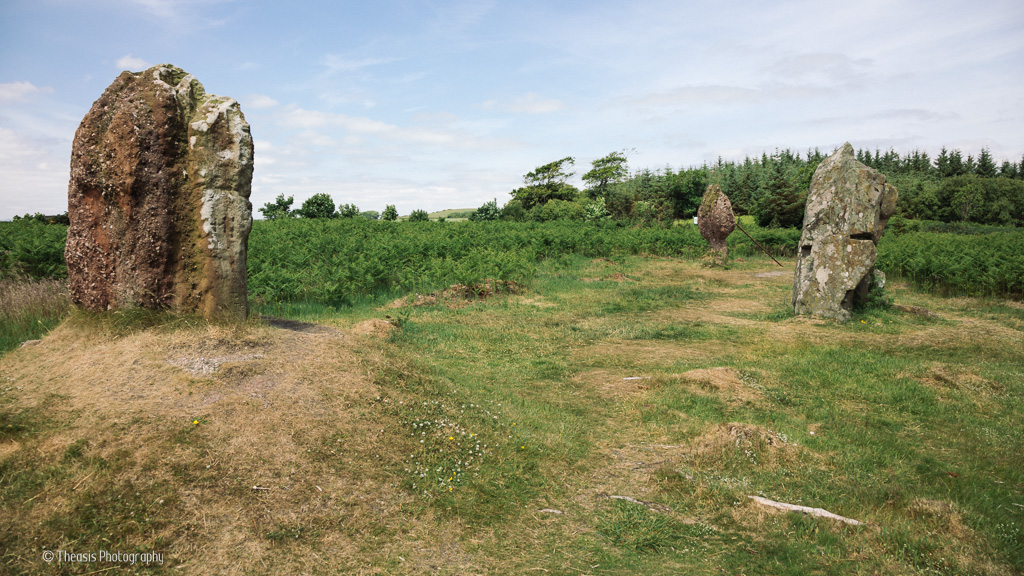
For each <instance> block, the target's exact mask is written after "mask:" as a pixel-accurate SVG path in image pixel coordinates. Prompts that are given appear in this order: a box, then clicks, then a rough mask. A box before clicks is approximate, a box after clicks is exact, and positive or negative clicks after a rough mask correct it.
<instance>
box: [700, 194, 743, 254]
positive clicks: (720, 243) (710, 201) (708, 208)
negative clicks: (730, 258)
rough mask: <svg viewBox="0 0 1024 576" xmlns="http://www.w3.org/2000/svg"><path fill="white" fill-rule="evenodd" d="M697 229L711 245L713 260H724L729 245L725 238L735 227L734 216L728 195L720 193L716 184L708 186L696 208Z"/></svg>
mask: <svg viewBox="0 0 1024 576" xmlns="http://www.w3.org/2000/svg"><path fill="white" fill-rule="evenodd" d="M697 229H698V230H700V235H701V236H703V237H704V239H705V240H707V241H708V244H710V245H711V253H712V257H713V258H714V259H715V261H720V262H725V257H726V255H727V254H728V252H729V247H728V246H727V245H726V243H725V239H726V238H728V237H729V234H732V231H733V230H735V229H736V216H735V214H733V212H732V203H731V202H729V197H728V196H726V195H725V194H723V193H722V189H721V188H719V186H718V184H712V185H710V186H708V189H707V190H706V191H705V192H704V197H703V198H702V199H701V203H700V208H698V209H697Z"/></svg>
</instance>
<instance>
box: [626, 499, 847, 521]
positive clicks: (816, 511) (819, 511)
mask: <svg viewBox="0 0 1024 576" xmlns="http://www.w3.org/2000/svg"><path fill="white" fill-rule="evenodd" d="M613 498H614V496H613ZM747 498H750V499H751V500H753V501H754V502H757V503H758V504H762V505H764V506H771V507H772V508H779V509H780V510H792V511H793V512H802V513H804V514H807V515H809V516H817V517H819V518H831V519H833V520H839V521H840V522H846V523H847V524H852V525H854V526H861V525H863V524H864V523H863V522H861V521H859V520H854V519H853V518H847V517H845V516H840V515H838V514H833V513H831V512H829V511H828V510H825V509H824V508H811V507H810V506H798V505H796V504H786V503H785V502H776V501H774V500H769V499H767V498H761V497H760V496H747Z"/></svg>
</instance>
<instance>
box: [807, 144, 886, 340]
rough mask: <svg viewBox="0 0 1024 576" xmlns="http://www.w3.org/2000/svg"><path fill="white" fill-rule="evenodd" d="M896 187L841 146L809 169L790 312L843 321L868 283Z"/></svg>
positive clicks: (865, 291) (851, 147)
mask: <svg viewBox="0 0 1024 576" xmlns="http://www.w3.org/2000/svg"><path fill="white" fill-rule="evenodd" d="M896 197H897V194H896V188H894V187H893V186H892V185H891V184H889V183H888V182H886V180H885V176H883V175H882V174H881V173H880V172H878V171H877V170H874V169H872V168H869V167H867V166H865V165H864V164H862V163H860V162H858V161H857V158H856V157H855V156H854V152H853V146H851V145H850V144H849V143H846V144H844V145H843V147H842V148H840V149H839V150H838V151H836V153H835V154H833V155H832V156H829V157H828V158H827V159H826V160H825V161H824V162H822V163H821V164H820V165H819V166H818V169H817V170H815V172H814V177H813V179H812V180H811V189H810V193H809V194H808V196H807V208H806V210H805V212H804V228H803V233H802V234H801V236H800V245H799V252H798V253H797V261H796V273H795V277H794V280H793V310H794V311H795V312H796V313H797V314H814V315H817V316H822V317H826V318H834V319H836V320H839V321H845V320H848V319H849V318H850V310H851V309H852V308H853V306H854V305H855V304H856V303H857V301H858V300H862V299H863V298H864V297H865V296H866V295H867V292H868V289H869V288H870V286H871V277H872V271H873V269H874V265H875V259H876V258H877V256H878V251H877V248H876V246H877V244H878V240H879V238H881V236H882V231H883V230H884V229H885V224H886V222H888V221H889V217H890V216H892V214H893V212H895V210H896Z"/></svg>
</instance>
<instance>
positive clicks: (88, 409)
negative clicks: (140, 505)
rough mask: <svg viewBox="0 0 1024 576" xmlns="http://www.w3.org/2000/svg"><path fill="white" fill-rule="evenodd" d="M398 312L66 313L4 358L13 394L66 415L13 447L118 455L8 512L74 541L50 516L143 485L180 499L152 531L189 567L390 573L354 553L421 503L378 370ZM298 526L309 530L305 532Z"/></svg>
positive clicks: (46, 456)
mask: <svg viewBox="0 0 1024 576" xmlns="http://www.w3.org/2000/svg"><path fill="white" fill-rule="evenodd" d="M382 324H383V325H382ZM384 325H386V326H388V327H390V324H387V323H386V322H383V321H371V322H366V323H363V324H361V325H359V326H358V327H357V328H356V329H354V330H351V331H340V330H331V331H325V332H323V333H315V334H309V333H303V332H296V331H291V330H283V329H276V328H271V327H267V326H260V325H255V324H251V325H246V326H243V327H225V326H202V327H198V328H193V329H186V330H176V331H167V330H146V331H141V332H138V333H135V334H130V335H127V336H123V337H110V336H109V335H106V334H102V333H98V332H99V331H92V332H90V331H89V330H86V329H83V327H82V326H71V325H64V326H62V327H60V328H58V329H57V330H55V331H54V332H53V333H51V334H50V335H49V336H48V337H47V338H46V339H45V340H44V341H43V342H42V343H41V344H40V345H38V346H35V347H31V348H25V349H22V350H18V351H15V352H12V353H11V354H9V355H7V356H6V357H4V358H3V359H2V360H0V373H2V374H4V375H5V376H6V382H7V385H11V384H12V383H13V384H14V385H15V389H16V391H15V394H14V396H13V405H10V406H8V407H9V408H10V409H12V410H13V411H15V412H19V411H28V412H34V413H40V414H45V415H46V418H47V419H48V420H49V421H52V422H55V423H59V425H57V426H56V427H55V428H53V429H51V430H50V432H49V433H47V434H43V435H41V436H40V437H38V438H34V439H32V440H31V441H25V440H23V441H22V442H20V443H18V442H6V443H4V444H2V446H3V448H2V449H0V458H4V459H6V458H14V457H23V458H26V459H29V460H35V461H37V462H60V461H61V459H62V455H63V454H65V453H67V451H68V450H69V449H70V448H72V447H73V446H74V445H76V443H78V444H79V445H82V444H83V443H84V453H85V455H86V457H87V459H88V460H91V461H99V460H100V459H102V461H106V462H117V465H116V466H112V467H109V468H100V469H94V468H89V467H82V468H81V469H78V470H75V471H73V472H72V475H71V477H69V478H68V479H67V480H66V481H64V482H55V483H54V485H53V486H51V487H50V488H48V491H47V492H46V493H44V494H41V495H37V496H36V497H35V498H34V499H33V501H32V502H31V503H28V504H26V505H25V506H23V507H22V508H21V510H22V512H21V513H20V514H18V517H13V518H11V517H8V518H3V519H0V521H2V522H4V523H11V524H17V525H20V526H22V527H25V529H26V530H28V531H29V533H30V534H31V537H32V538H38V539H39V540H40V541H44V542H59V541H60V540H62V539H63V538H66V536H65V535H62V534H59V533H54V532H50V531H48V530H47V529H46V528H45V527H44V526H45V524H46V522H47V521H48V520H47V519H52V518H60V517H62V516H66V515H67V514H69V513H70V512H71V511H72V509H74V508H75V506H79V505H80V504H81V501H80V498H82V496H81V495H83V494H104V493H108V492H110V491H120V490H123V489H124V487H126V486H130V487H133V488H129V489H136V490H138V491H139V492H140V493H142V494H149V495H154V494H155V495H159V496H160V498H161V501H164V500H165V501H166V502H167V507H165V508H162V509H159V510H156V511H154V512H153V513H154V514H155V515H157V516H161V517H162V519H163V521H162V523H160V528H159V531H158V533H157V534H155V535H153V536H155V537H154V538H150V539H149V541H150V542H153V541H161V540H160V539H161V538H162V541H164V542H166V543H167V548H166V549H163V550H160V551H161V552H163V553H165V554H166V556H167V557H168V558H169V559H171V561H172V562H173V563H174V564H176V565H177V566H178V567H179V568H180V573H182V574H210V573H217V574H242V573H252V572H257V573H298V572H302V571H310V570H323V569H332V570H333V569H335V568H344V570H343V571H348V572H351V573H360V572H361V571H362V573H377V572H378V570H377V569H376V568H372V569H371V568H370V566H368V565H365V564H363V565H359V564H358V563H353V562H355V561H354V560H353V559H354V558H356V557H358V558H361V559H362V562H366V561H367V560H370V559H377V553H376V552H370V551H368V550H367V543H368V542H372V541H373V539H372V538H370V539H369V540H368V539H367V537H366V536H365V535H364V533H370V534H373V533H379V532H380V527H388V530H392V529H394V530H398V527H397V526H396V524H398V520H396V518H398V517H400V516H402V514H399V512H400V511H403V510H404V509H405V508H407V507H408V506H409V504H410V501H409V500H408V498H409V497H408V496H407V495H405V494H403V493H402V492H400V491H399V490H397V489H395V488H394V484H393V482H391V481H390V480H389V478H390V476H389V472H388V471H387V467H388V466H389V465H390V464H391V463H390V462H387V461H385V460H386V459H387V458H388V455H389V454H391V452H390V451H389V450H386V449H385V446H384V445H383V443H382V442H383V440H382V438H385V437H387V436H388V434H386V433H385V432H386V430H387V429H389V428H391V427H392V426H393V425H394V423H392V422H389V421H388V416H386V415H385V413H384V412H383V411H381V410H378V409H377V408H376V398H377V388H376V385H375V384H374V383H373V380H372V377H371V375H370V372H372V370H373V366H374V365H375V363H376V362H378V361H379V356H378V355H379V346H378V345H377V344H375V342H378V341H379V338H380V337H381V335H383V334H386V333H387V328H384ZM126 450H127V452H126ZM254 487H257V488H254ZM264 488H265V490H264ZM158 508H159V507H158ZM403 517H404V516H403ZM406 518H407V517H406ZM41 521H42V522H43V524H42V525H41V524H40V522H41ZM290 527H302V530H303V531H304V532H302V533H301V534H300V535H299V538H298V539H292V538H290V535H291V533H290V532H289V529H290ZM311 532H312V533H311ZM29 539H30V540H31V538H29ZM290 540H291V541H290ZM401 540H402V539H399V541H401ZM426 541H427V542H430V540H426ZM136 544H143V542H141V541H139V542H136ZM413 572H415V571H413Z"/></svg>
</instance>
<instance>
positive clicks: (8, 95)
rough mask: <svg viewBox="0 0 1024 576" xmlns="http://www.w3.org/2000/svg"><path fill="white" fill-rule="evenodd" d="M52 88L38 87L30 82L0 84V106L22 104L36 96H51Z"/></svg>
mask: <svg viewBox="0 0 1024 576" xmlns="http://www.w3.org/2000/svg"><path fill="white" fill-rule="evenodd" d="M52 93H53V88H50V87H48V86H45V87H39V86H36V85H34V84H32V83H31V82H10V83H7V84H0V104H7V103H10V102H23V101H25V100H26V99H28V97H29V96H34V95H36V94H52Z"/></svg>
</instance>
